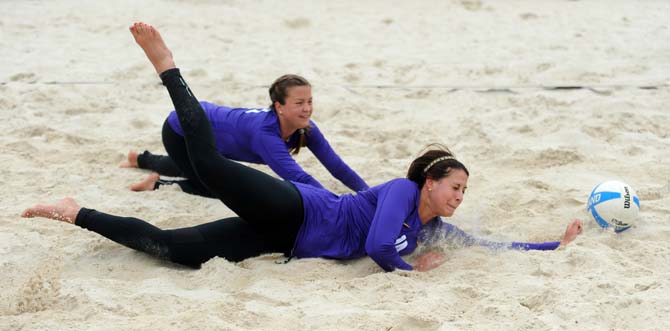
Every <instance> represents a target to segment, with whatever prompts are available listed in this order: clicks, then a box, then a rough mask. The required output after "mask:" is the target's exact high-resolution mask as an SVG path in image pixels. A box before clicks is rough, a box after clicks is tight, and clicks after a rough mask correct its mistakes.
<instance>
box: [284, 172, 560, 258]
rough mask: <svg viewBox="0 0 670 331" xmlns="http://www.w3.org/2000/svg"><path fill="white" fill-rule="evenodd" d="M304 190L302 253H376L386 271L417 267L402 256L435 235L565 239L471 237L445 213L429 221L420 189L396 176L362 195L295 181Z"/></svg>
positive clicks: (516, 245)
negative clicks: (422, 216)
mask: <svg viewBox="0 0 670 331" xmlns="http://www.w3.org/2000/svg"><path fill="white" fill-rule="evenodd" d="M294 184H295V185H296V187H297V188H298V190H299V191H300V193H301V195H302V198H303V202H304V211H305V219H304V222H303V225H302V227H301V228H300V231H299V233H298V236H297V238H296V242H295V247H294V249H293V255H294V256H296V257H325V258H333V259H351V258H358V257H362V256H365V255H368V256H370V258H372V259H373V260H374V261H375V262H376V263H377V264H378V265H379V266H380V267H382V268H383V269H384V270H386V271H392V270H394V269H396V268H398V269H405V270H412V266H411V265H409V264H407V263H406V262H405V261H404V260H403V259H402V258H401V257H400V256H401V255H406V254H410V253H412V252H413V251H414V250H415V249H416V247H417V242H418V241H426V240H427V239H428V238H433V237H435V234H441V235H446V236H455V237H457V238H460V239H461V240H463V243H465V244H468V245H474V244H477V245H483V246H487V247H491V248H512V249H524V250H529V249H534V250H551V249H556V248H557V247H558V245H559V242H546V243H521V242H512V243H499V242H493V241H488V240H482V239H477V238H474V237H472V236H470V235H467V234H466V233H464V232H463V231H462V230H460V229H458V228H457V227H455V226H453V225H451V224H449V223H445V222H442V220H441V219H440V218H439V217H436V218H434V219H433V220H431V221H429V222H428V223H426V224H425V225H422V224H421V221H420V219H419V215H418V206H419V195H420V194H419V193H420V191H419V187H418V185H417V184H416V183H414V182H412V181H410V180H408V179H404V178H399V179H394V180H391V181H389V182H386V183H384V184H381V185H378V186H374V187H372V188H370V189H368V190H366V191H362V192H359V193H358V194H355V195H354V194H343V195H339V196H338V195H336V194H334V193H332V192H329V191H327V190H325V189H321V188H317V187H314V186H309V185H303V184H301V183H294Z"/></svg>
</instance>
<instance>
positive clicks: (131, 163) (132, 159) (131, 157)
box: [119, 151, 139, 168]
mask: <svg viewBox="0 0 670 331" xmlns="http://www.w3.org/2000/svg"><path fill="white" fill-rule="evenodd" d="M138 155H139V154H137V152H135V151H130V152H128V158H127V160H125V161H121V163H119V167H120V168H137V167H139V166H138V165H137V156H138Z"/></svg>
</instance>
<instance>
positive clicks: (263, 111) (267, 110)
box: [245, 108, 270, 113]
mask: <svg viewBox="0 0 670 331" xmlns="http://www.w3.org/2000/svg"><path fill="white" fill-rule="evenodd" d="M269 111H270V108H253V109H249V110H247V111H245V113H267V112H269Z"/></svg>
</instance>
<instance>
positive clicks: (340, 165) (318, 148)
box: [307, 122, 369, 192]
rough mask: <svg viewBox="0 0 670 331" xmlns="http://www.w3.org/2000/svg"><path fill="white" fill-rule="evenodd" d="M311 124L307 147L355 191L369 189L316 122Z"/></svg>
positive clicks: (330, 170)
mask: <svg viewBox="0 0 670 331" xmlns="http://www.w3.org/2000/svg"><path fill="white" fill-rule="evenodd" d="M310 125H311V126H312V128H311V130H310V132H309V136H308V139H307V147H308V148H309V149H310V150H311V151H312V153H313V154H314V156H316V158H317V159H319V161H320V162H321V164H323V166H324V167H326V169H328V171H329V172H330V174H331V175H333V177H335V178H337V179H338V180H339V181H340V182H342V184H344V185H346V186H347V187H348V188H350V189H351V190H353V191H355V192H358V191H364V190H367V189H368V188H369V187H368V184H366V183H365V181H364V180H363V178H361V177H360V176H359V175H358V174H357V173H356V172H355V171H354V170H352V169H351V168H350V167H349V166H348V165H347V164H346V163H344V161H343V160H342V158H340V156H339V155H337V153H335V151H334V150H333V148H332V147H330V144H329V143H328V141H327V140H326V138H325V137H324V136H323V134H322V133H321V130H319V128H318V127H317V126H316V124H314V122H310Z"/></svg>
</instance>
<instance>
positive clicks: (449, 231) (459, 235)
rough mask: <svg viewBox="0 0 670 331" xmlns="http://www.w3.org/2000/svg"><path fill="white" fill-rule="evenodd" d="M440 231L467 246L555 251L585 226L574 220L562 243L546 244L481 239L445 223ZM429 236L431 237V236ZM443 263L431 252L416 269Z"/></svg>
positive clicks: (569, 225) (419, 258) (417, 260)
mask: <svg viewBox="0 0 670 331" xmlns="http://www.w3.org/2000/svg"><path fill="white" fill-rule="evenodd" d="M440 230H441V231H442V233H443V234H444V236H445V237H446V238H448V239H451V240H456V241H458V242H459V243H461V244H463V245H465V246H473V245H479V246H484V247H488V248H492V249H500V248H511V249H521V250H554V249H556V248H558V247H560V246H565V245H568V244H569V243H571V242H572V241H573V240H575V238H577V236H578V235H580V234H581V233H582V231H583V225H582V221H580V220H578V219H574V220H572V222H570V224H568V227H567V228H566V229H565V233H564V234H563V236H562V237H561V240H560V241H550V242H544V243H524V242H511V243H504V242H495V241H489V240H485V239H479V238H475V237H473V236H471V235H469V234H467V233H465V232H464V231H463V230H461V229H459V228H458V227H456V226H455V225H452V224H449V223H444V222H443V223H442V224H441V227H440V229H439V230H438V231H440ZM428 235H429V236H430V234H428ZM442 263H444V256H443V255H442V254H440V253H438V252H435V251H430V252H427V253H425V254H423V255H421V256H419V257H418V258H417V259H416V265H415V269H416V270H419V271H428V270H430V269H433V268H436V267H438V266H440V265H441V264H442Z"/></svg>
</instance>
